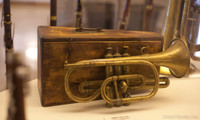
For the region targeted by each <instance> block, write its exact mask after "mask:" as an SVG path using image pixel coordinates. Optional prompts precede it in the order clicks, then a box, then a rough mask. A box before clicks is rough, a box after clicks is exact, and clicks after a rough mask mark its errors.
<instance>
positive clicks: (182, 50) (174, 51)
mask: <svg viewBox="0 0 200 120" xmlns="http://www.w3.org/2000/svg"><path fill="white" fill-rule="evenodd" d="M136 64H142V65H146V66H148V67H150V68H151V70H152V71H153V73H154V80H153V82H152V80H150V81H148V80H147V79H144V77H143V76H141V75H136V74H130V75H116V76H111V77H108V78H107V79H106V80H105V81H103V82H99V84H101V83H102V84H101V85H100V87H99V88H98V89H97V90H95V91H94V92H93V93H92V94H91V96H89V97H85V98H81V97H78V96H76V95H74V94H73V93H72V92H71V90H70V85H69V80H70V77H71V74H72V73H73V71H74V70H75V69H77V68H85V67H100V66H119V67H122V66H131V65H136ZM189 64H190V57H189V51H188V48H187V46H186V45H185V43H184V42H183V41H182V40H181V39H174V40H173V41H172V42H171V45H170V47H169V48H168V49H167V50H165V51H163V52H161V53H155V54H151V55H149V54H144V55H141V56H130V57H120V58H108V59H93V60H84V61H80V62H77V63H74V64H65V65H64V66H65V69H66V70H67V73H66V76H65V91H66V93H67V95H68V96H69V97H70V98H71V99H72V100H74V101H76V102H88V101H91V100H94V99H96V98H97V97H98V96H99V95H100V94H101V96H102V98H103V99H104V100H105V101H106V102H107V103H108V104H111V105H117V106H118V105H119V104H121V105H122V104H126V103H130V102H136V101H141V100H146V99H149V98H151V97H152V96H154V95H155V94H156V92H157V90H158V88H159V82H161V83H162V82H164V86H163V85H161V87H167V86H168V85H169V80H168V79H167V78H161V79H160V80H159V77H158V71H157V69H156V67H155V66H165V67H168V68H169V69H170V71H171V73H172V74H173V75H174V76H175V77H183V76H184V75H185V74H186V72H187V71H188V68H189ZM136 77H138V78H140V84H139V85H135V86H134V85H133V86H132V87H131V83H135V80H134V79H136ZM127 80H128V81H129V82H127ZM112 81H113V82H114V89H115V93H114V94H116V97H115V99H112V98H110V97H109V96H108V95H107V93H106V90H108V88H107V86H108V85H109V84H110V82H112ZM123 81H124V82H125V83H124V82H123ZM132 81H134V82H132ZM136 83H137V82H136ZM127 84H129V85H127ZM91 85H94V84H93V83H91ZM119 86H121V88H120V87H119ZM82 88H83V87H82ZM128 88H130V89H141V88H143V89H152V92H151V93H150V94H149V95H146V96H139V97H133V98H132V97H130V98H129V97H123V96H120V94H119V93H120V92H119V89H120V90H121V91H122V92H126V90H128Z"/></svg>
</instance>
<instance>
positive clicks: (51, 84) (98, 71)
mask: <svg viewBox="0 0 200 120" xmlns="http://www.w3.org/2000/svg"><path fill="white" fill-rule="evenodd" d="M162 39H163V37H162V36H161V35H160V34H157V33H153V32H139V31H118V30H102V32H96V31H85V32H76V31H75V28H70V27H47V26H40V27H39V28H38V85H39V93H40V97H41V103H42V106H51V105H59V104H66V103H73V101H72V100H70V99H69V97H68V96H67V95H66V93H65V90H64V76H65V70H64V62H65V61H66V60H67V61H68V62H69V63H75V62H78V61H80V60H88V59H97V58H104V56H105V54H106V52H105V51H106V48H107V47H112V48H113V53H115V52H116V49H119V52H120V53H121V52H122V47H123V46H125V45H127V46H129V49H128V53H129V54H130V55H131V56H134V55H141V54H142V53H141V48H142V47H147V46H149V48H148V49H147V53H156V52H161V51H162ZM131 69H132V70H131V71H133V72H134V73H141V74H145V75H149V76H150V77H151V75H152V73H151V71H149V70H148V68H145V67H143V66H142V67H141V66H133V67H132V68H131ZM85 79H89V80H100V79H101V80H103V79H105V68H95V69H87V70H85V69H83V70H77V71H76V72H75V73H74V74H73V75H72V79H71V82H72V85H74V86H75V87H76V85H77V83H80V82H81V81H84V80H85ZM73 83H74V84H73ZM75 92H77V91H75Z"/></svg>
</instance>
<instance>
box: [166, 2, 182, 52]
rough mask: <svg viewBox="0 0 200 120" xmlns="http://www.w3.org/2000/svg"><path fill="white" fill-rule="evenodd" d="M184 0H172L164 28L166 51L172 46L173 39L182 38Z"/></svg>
mask: <svg viewBox="0 0 200 120" xmlns="http://www.w3.org/2000/svg"><path fill="white" fill-rule="evenodd" d="M184 1H185V0H170V5H169V8H168V12H167V19H166V21H165V25H164V29H163V36H164V40H163V51H165V50H166V49H167V48H168V47H169V46H170V44H171V42H172V40H173V39H175V38H180V29H181V20H182V14H183V9H184ZM184 42H185V41H184ZM185 44H186V42H185Z"/></svg>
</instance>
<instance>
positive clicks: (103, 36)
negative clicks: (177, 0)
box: [38, 26, 163, 42]
mask: <svg viewBox="0 0 200 120" xmlns="http://www.w3.org/2000/svg"><path fill="white" fill-rule="evenodd" d="M98 31H99V32H97V29H92V28H89V29H88V28H84V30H82V32H77V31H76V28H74V27H52V26H39V27H38V35H39V37H40V38H41V40H42V41H48V42H50V41H52V42H53V41H58V40H61V41H69V40H73V41H82V40H83V41H99V40H101V41H122V40H124V41H161V40H162V39H163V36H162V35H161V34H159V33H155V32H146V31H127V30H110V29H102V30H99V29H98Z"/></svg>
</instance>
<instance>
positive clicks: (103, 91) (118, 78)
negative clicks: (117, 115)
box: [101, 60, 159, 104]
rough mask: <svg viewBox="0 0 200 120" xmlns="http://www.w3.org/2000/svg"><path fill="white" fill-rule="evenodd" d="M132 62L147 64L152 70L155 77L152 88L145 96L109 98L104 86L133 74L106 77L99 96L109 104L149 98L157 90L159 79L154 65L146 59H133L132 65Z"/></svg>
mask: <svg viewBox="0 0 200 120" xmlns="http://www.w3.org/2000/svg"><path fill="white" fill-rule="evenodd" d="M134 64H142V65H147V66H149V67H150V68H151V69H152V70H153V72H154V78H155V85H154V88H153V90H152V92H151V93H150V94H149V95H146V96H139V97H133V98H118V99H115V100H113V99H110V98H109V97H108V96H107V95H106V86H107V84H108V83H109V82H112V81H117V80H121V79H129V77H130V78H131V77H132V76H134V75H121V76H113V77H109V78H107V79H106V80H105V81H104V82H103V84H102V86H101V96H102V98H103V99H104V100H105V101H106V102H107V103H109V104H115V103H119V102H120V103H121V104H125V103H130V102H137V101H142V100H146V99H149V98H151V97H153V96H154V95H155V94H156V93H157V91H158V87H159V80H158V71H157V69H156V67H155V66H154V65H153V64H152V63H150V62H148V61H142V60H135V61H132V65H134Z"/></svg>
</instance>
